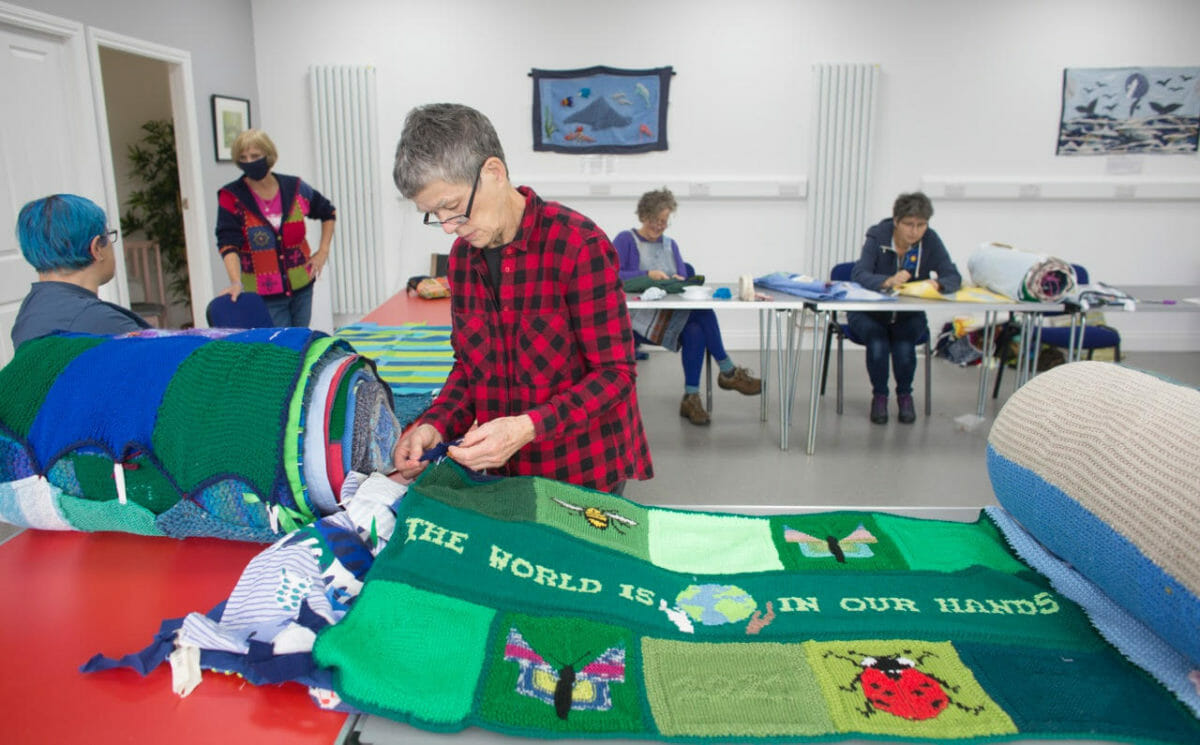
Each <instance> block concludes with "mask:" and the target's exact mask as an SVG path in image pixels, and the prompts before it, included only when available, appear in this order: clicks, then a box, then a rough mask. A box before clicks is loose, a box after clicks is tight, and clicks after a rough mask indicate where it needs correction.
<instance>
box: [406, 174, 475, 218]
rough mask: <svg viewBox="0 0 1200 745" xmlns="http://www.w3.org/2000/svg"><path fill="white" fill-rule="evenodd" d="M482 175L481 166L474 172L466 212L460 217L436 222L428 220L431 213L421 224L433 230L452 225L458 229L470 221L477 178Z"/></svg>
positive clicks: (430, 213)
mask: <svg viewBox="0 0 1200 745" xmlns="http://www.w3.org/2000/svg"><path fill="white" fill-rule="evenodd" d="M482 174H483V166H479V170H478V171H476V172H475V183H474V184H472V185H471V196H469V197H467V211H466V212H464V213H462V214H461V215H455V216H454V217H447V218H446V219H445V220H436V219H434V220H431V219H429V216H430V215H432V214H433V213H432V212H426V213H425V219H423V220H422V221H421V222H423V223H424V224H426V225H431V226H433V227H435V228H440V227H442V226H443V225H453V226H454V227H458V226H459V225H462V224H463V223H465V222H466V221H467V220H470V219H471V205H473V204H475V190H476V189H478V188H479V177H480V176H481V175H482Z"/></svg>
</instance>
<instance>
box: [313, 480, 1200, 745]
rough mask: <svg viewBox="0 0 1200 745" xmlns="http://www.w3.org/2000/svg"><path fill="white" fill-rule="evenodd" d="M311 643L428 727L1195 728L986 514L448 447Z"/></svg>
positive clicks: (916, 731)
mask: <svg viewBox="0 0 1200 745" xmlns="http://www.w3.org/2000/svg"><path fill="white" fill-rule="evenodd" d="M314 655H315V657H316V659H317V662H318V663H319V664H321V665H322V666H326V667H330V668H332V669H333V671H334V679H335V685H336V688H337V690H338V693H339V694H340V695H341V696H342V698H343V699H345V700H347V701H348V702H350V703H352V704H353V705H355V706H357V707H360V708H361V709H363V710H365V711H368V712H372V713H377V714H381V715H384V716H387V717H389V718H393V719H397V720H401V721H405V722H408V723H411V724H413V725H416V726H419V727H422V728H426V729H431V730H442V731H452V730H458V729H461V728H464V727H467V726H471V725H477V726H480V727H484V728H487V729H492V730H498V731H502V732H507V733H512V734H520V735H527V736H536V737H602V736H621V737H635V738H654V739H673V740H697V741H700V740H702V741H713V740H739V741H745V740H776V739H784V738H787V739H793V740H794V739H796V738H805V739H809V740H843V739H848V738H855V737H866V738H912V739H916V740H920V741H930V740H963V741H976V742H982V741H990V740H1006V739H1015V738H1034V739H1036V738H1055V739H1061V738H1104V739H1114V740H1120V741H1129V742H1139V743H1195V742H1200V722H1198V721H1197V720H1196V719H1195V718H1194V717H1192V715H1191V714H1190V712H1188V711H1187V710H1186V709H1185V708H1184V707H1183V706H1182V705H1180V704H1179V702H1178V701H1176V700H1175V699H1174V698H1172V697H1171V696H1170V695H1169V694H1167V693H1166V692H1165V691H1164V690H1163V689H1162V688H1160V687H1159V686H1158V684H1157V683H1155V682H1154V681H1153V680H1152V679H1150V678H1149V677H1148V676H1147V675H1146V674H1144V673H1143V672H1142V671H1141V670H1140V669H1139V668H1137V667H1135V666H1134V665H1132V664H1131V663H1129V662H1128V661H1127V660H1125V659H1124V658H1123V657H1122V656H1121V655H1120V654H1119V653H1117V652H1116V651H1115V650H1114V649H1112V648H1111V647H1109V646H1108V645H1107V643H1105V642H1104V641H1103V640H1102V639H1101V638H1100V637H1099V636H1098V635H1097V634H1096V632H1095V631H1094V630H1093V629H1092V627H1091V626H1090V624H1089V622H1088V620H1087V618H1086V617H1085V615H1084V614H1083V612H1082V611H1081V610H1080V608H1079V607H1078V606H1076V605H1074V604H1073V603H1072V602H1070V601H1069V600H1066V599H1065V598H1063V597H1061V596H1059V595H1057V594H1056V593H1055V592H1054V591H1053V589H1052V588H1051V587H1050V585H1049V583H1048V582H1047V581H1046V579H1045V578H1044V577H1042V576H1041V575H1039V574H1037V573H1035V572H1033V571H1032V570H1031V569H1030V568H1029V567H1027V566H1026V565H1025V564H1023V563H1022V562H1021V561H1020V560H1018V559H1017V558H1015V556H1014V555H1013V554H1012V553H1011V552H1010V550H1009V548H1008V546H1007V545H1006V544H1005V542H1004V540H1003V538H1002V537H1001V536H1000V534H999V532H998V531H997V530H996V528H995V526H994V525H993V524H992V523H991V522H990V520H988V519H987V518H986V517H981V518H980V520H979V521H977V522H975V523H971V524H965V523H952V522H940V521H929V520H917V519H911V518H904V517H897V516H893V515H886V514H878V513H859V512H835V513H814V514H800V515H786V516H770V517H747V516H738V515H729V514H714V513H699V512H686V511H677V510H669V509H662V508H656V507H648V506H643V505H639V504H636V503H633V502H630V501H628V500H624V499H621V498H618V497H614V496H611V495H607V494H602V493H599V492H595V491H591V490H587V489H582V488H575V487H570V486H566V485H563V484H559V483H557V482H551V481H546V480H542V479H538V478H511V479H503V480H496V481H487V482H476V481H473V480H471V479H470V478H469V477H468V476H467V475H466V474H465V473H464V472H463V471H462V470H461V469H459V468H458V467H457V466H455V465H453V464H451V463H449V462H445V463H443V464H442V465H440V466H438V467H436V468H433V469H430V470H429V471H428V472H427V473H426V474H425V475H424V476H423V477H422V478H421V479H420V480H419V481H418V482H417V483H416V484H414V485H413V486H412V487H411V488H410V490H409V492H408V495H407V496H406V497H405V498H404V500H403V502H402V503H401V508H400V512H399V514H398V520H397V527H396V533H395V535H394V537H393V540H392V541H391V542H390V543H389V545H388V547H387V549H386V550H385V551H384V552H383V553H382V554H381V555H380V556H379V557H378V559H377V560H376V562H375V564H374V566H373V568H372V569H371V571H370V573H369V575H368V577H367V581H366V584H365V587H364V588H363V591H362V594H361V595H360V597H359V599H358V601H357V602H356V603H355V605H354V606H353V607H352V609H351V611H350V613H349V614H348V615H347V616H346V618H345V619H344V620H342V621H341V622H340V623H338V624H336V625H334V626H330V627H329V628H327V629H326V630H325V631H323V632H322V633H321V635H320V636H319V637H318V639H317V643H316V646H315V648H314Z"/></svg>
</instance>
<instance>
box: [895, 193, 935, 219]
mask: <svg viewBox="0 0 1200 745" xmlns="http://www.w3.org/2000/svg"><path fill="white" fill-rule="evenodd" d="M906 217H919V218H921V219H922V220H924V221H925V222H929V218H931V217H933V202H931V201H929V197H927V196H925V193H924V192H920V191H914V192H913V193H912V194H901V195H900V196H898V197H896V201H895V202H894V203H893V204H892V219H893V220H895V221H896V222H900V221H901V220H903V219H904V218H906Z"/></svg>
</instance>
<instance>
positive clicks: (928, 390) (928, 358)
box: [925, 338, 933, 419]
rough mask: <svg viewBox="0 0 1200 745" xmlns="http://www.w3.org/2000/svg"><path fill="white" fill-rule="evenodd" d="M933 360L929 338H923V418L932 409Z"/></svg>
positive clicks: (927, 416) (926, 416) (927, 415)
mask: <svg viewBox="0 0 1200 745" xmlns="http://www.w3.org/2000/svg"><path fill="white" fill-rule="evenodd" d="M932 361H933V347H932V346H930V340H929V339H928V338H926V339H925V418H926V419H928V418H929V414H930V412H931V411H933V399H932V395H933V382H932V380H933V379H932V375H933V370H931V369H930V368H931V367H932V365H931V364H930V363H931V362H932Z"/></svg>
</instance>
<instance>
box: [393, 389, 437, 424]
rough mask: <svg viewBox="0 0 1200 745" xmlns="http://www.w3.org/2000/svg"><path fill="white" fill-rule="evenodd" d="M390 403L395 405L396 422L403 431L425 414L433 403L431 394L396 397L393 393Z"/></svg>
mask: <svg viewBox="0 0 1200 745" xmlns="http://www.w3.org/2000/svg"><path fill="white" fill-rule="evenodd" d="M392 402H393V404H395V410H396V420H397V421H399V422H400V429H401V430H404V429H405V428H406V427H408V425H410V424H412V423H413V422H415V421H417V419H418V418H419V417H420V416H421V415H422V414H424V413H425V410H426V409H428V408H429V405H430V404H431V403H433V394H432V393H410V394H407V395H398V394H396V393H395V392H394V391H393V393H392Z"/></svg>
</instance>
